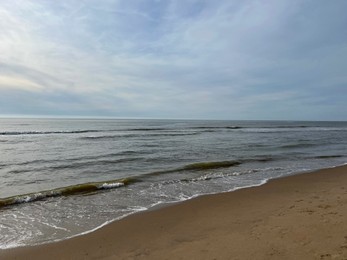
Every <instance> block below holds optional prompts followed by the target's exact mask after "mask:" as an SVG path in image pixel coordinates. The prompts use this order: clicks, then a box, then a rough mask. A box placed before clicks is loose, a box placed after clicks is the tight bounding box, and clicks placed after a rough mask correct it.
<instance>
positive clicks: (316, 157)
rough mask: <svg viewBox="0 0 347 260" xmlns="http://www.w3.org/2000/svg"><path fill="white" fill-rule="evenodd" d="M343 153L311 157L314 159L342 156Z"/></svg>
mask: <svg viewBox="0 0 347 260" xmlns="http://www.w3.org/2000/svg"><path fill="white" fill-rule="evenodd" d="M342 157H344V156H343V155H320V156H315V157H313V158H314V159H330V158H342Z"/></svg>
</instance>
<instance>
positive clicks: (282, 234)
mask: <svg viewBox="0 0 347 260" xmlns="http://www.w3.org/2000/svg"><path fill="white" fill-rule="evenodd" d="M346 216H347V166H341V167H336V168H332V169H324V170H320V171H317V172H313V173H305V174H298V175H294V176H290V177H286V178H281V179H276V180H272V181H270V182H268V183H267V184H265V185H262V186H259V187H253V188H247V189H241V190H238V191H234V192H229V193H223V194H216V195H207V196H201V197H198V198H196V199H192V200H189V201H186V202H183V203H178V204H175V205H171V206H167V207H163V208H160V209H155V210H150V211H146V212H143V213H139V214H135V215H132V216H129V217H127V218H124V219H122V220H120V221H116V222H114V223H112V224H109V225H107V226H105V227H103V228H101V229H99V230H97V231H95V232H93V233H90V234H87V235H83V236H79V237H76V238H72V239H69V240H65V241H61V242H56V243H52V244H47V245H41V246H34V247H24V248H15V249H9V250H2V251H0V259H2V260H5V259H347V217H346Z"/></svg>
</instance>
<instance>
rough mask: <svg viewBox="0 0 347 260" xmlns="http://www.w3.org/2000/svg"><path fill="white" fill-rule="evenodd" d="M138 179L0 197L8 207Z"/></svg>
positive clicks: (1, 201) (125, 183) (105, 187)
mask: <svg viewBox="0 0 347 260" xmlns="http://www.w3.org/2000/svg"><path fill="white" fill-rule="evenodd" d="M136 181H137V180H136V179H132V178H125V179H119V180H111V181H102V182H88V183H82V184H76V185H71V186H67V187H62V188H56V189H51V190H45V191H40V192H33V193H27V194H22V195H16V196H12V197H8V198H2V199H0V208H3V207H6V206H13V205H17V204H23V203H28V202H34V201H38V200H44V199H47V198H52V197H61V196H71V195H80V194H88V193H91V192H95V191H98V190H106V189H114V188H119V187H123V186H126V185H129V184H131V183H133V182H136Z"/></svg>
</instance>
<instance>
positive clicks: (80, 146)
mask: <svg viewBox="0 0 347 260" xmlns="http://www.w3.org/2000/svg"><path fill="white" fill-rule="evenodd" d="M346 162H347V122H302V121H301V122H294V121H289V122H287V121H193V120H190V121H188V120H185V121H184V120H86V119H79V120H77V119H0V248H2V249H4V248H10V247H17V246H22V245H35V244H42V243H47V242H51V241H57V240H62V239H66V238H69V237H73V236H76V235H80V234H84V233H87V232H90V231H92V230H95V229H97V228H99V227H101V226H103V225H105V224H107V223H109V222H111V221H114V220H116V219H120V218H122V217H124V216H127V215H129V214H132V213H135V212H138V211H141V210H146V209H148V208H151V207H153V206H154V205H158V204H161V203H170V202H176V201H183V200H186V199H189V198H193V197H196V196H199V195H202V194H211V193H219V192H225V191H232V190H236V189H239V188H243V187H249V186H256V185H261V184H263V183H265V182H266V181H267V180H269V179H272V178H278V177H281V176H286V175H291V174H294V173H298V172H304V171H311V170H315V169H319V168H324V167H332V166H337V165H342V164H345V163H346Z"/></svg>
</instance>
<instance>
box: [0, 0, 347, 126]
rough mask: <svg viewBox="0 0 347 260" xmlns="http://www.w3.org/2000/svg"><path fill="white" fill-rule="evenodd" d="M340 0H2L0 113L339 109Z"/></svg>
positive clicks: (235, 114)
mask: <svg viewBox="0 0 347 260" xmlns="http://www.w3.org/2000/svg"><path fill="white" fill-rule="evenodd" d="M345 10H347V2H346V1H344V0H335V1H323V0H318V1H309V0H307V1H295V0H290V1H289V0H288V1H285V0H283V1H277V0H266V1H265V0H258V1H256V0H252V1H228V0H224V1H223V0H218V1H207V0H206V1H201V0H199V1H197V0H186V1H169V0H167V1H160V0H146V1H125V0H102V1H93V0H84V1H70V0H62V1H49V0H35V1H34V0H31V1H30V0H22V1H20V0H11V1H10V0H4V1H1V3H0V53H1V56H0V114H2V115H15V114H16V115H46V116H111V117H153V118H211V119H302V120H304V119H311V120H347V116H346V113H345V111H347V104H346V103H347V102H346V101H345V100H346V97H347V74H346V68H347V16H346V15H345Z"/></svg>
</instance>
